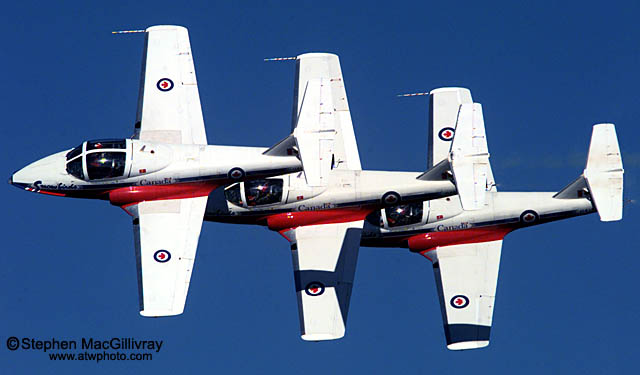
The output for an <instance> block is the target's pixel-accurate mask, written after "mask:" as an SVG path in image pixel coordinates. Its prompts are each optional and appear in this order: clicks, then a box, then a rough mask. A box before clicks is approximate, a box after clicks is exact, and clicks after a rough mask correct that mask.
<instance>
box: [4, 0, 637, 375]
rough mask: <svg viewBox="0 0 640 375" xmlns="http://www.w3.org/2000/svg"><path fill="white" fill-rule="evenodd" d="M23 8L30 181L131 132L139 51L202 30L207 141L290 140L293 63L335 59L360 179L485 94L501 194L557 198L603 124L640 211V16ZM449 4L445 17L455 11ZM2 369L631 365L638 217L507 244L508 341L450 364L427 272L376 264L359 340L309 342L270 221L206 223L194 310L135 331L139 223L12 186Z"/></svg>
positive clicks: (376, 6) (495, 9)
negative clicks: (102, 354) (61, 157)
mask: <svg viewBox="0 0 640 375" xmlns="http://www.w3.org/2000/svg"><path fill="white" fill-rule="evenodd" d="M89 3H90V2H84V1H83V2H64V3H62V4H61V5H54V4H57V3H56V2H42V1H38V2H20V5H18V3H17V2H10V3H7V4H5V5H4V6H3V9H2V15H1V16H0V17H1V22H0V28H1V31H2V33H1V35H2V36H1V38H2V47H3V48H2V50H3V54H2V62H1V66H2V87H3V88H4V89H3V90H0V102H1V103H2V106H1V108H2V115H3V116H2V117H3V118H2V123H3V125H2V127H1V128H0V132H1V137H0V138H1V141H0V142H2V159H1V160H2V161H1V165H0V166H1V170H2V173H0V174H3V175H4V176H5V177H6V178H8V177H9V176H10V174H11V173H12V172H13V171H14V170H15V169H18V168H21V167H23V166H24V165H26V164H28V163H29V162H31V161H33V160H35V159H38V158H40V157H43V156H45V155H48V154H50V153H53V152H57V151H60V150H63V149H65V148H69V147H73V146H75V145H77V144H79V143H80V142H82V141H83V140H85V139H92V138H103V137H125V136H129V135H130V134H131V133H132V131H133V122H134V119H135V111H136V100H137V93H138V82H139V74H140V61H141V54H142V46H143V36H142V35H127V36H112V35H111V34H110V31H112V30H121V29H141V28H145V27H147V26H150V25H154V24H179V25H184V26H187V27H188V28H189V29H190V35H191V42H192V46H193V52H194V56H195V59H196V60H195V61H196V70H197V75H198V80H199V85H200V95H201V99H202V103H203V107H204V115H205V121H206V125H207V134H208V136H209V142H210V143H212V144H229V145H251V146H269V145H271V144H273V143H275V142H276V141H278V140H279V139H280V138H282V137H283V136H285V135H286V133H287V132H288V130H289V126H290V119H289V116H290V113H291V101H292V87H293V75H294V64H292V63H265V62H263V61H262V59H263V58H264V57H272V56H295V55H297V54H300V53H303V52H319V51H323V52H324V51H326V52H334V53H337V54H338V55H339V56H340V58H341V62H342V70H343V74H344V78H345V82H346V85H347V93H348V96H349V103H350V106H351V111H352V116H353V123H354V127H355V132H356V136H357V139H358V145H359V149H360V155H361V159H362V162H363V166H364V167H365V168H366V169H379V170H412V171H423V170H424V168H425V164H426V144H427V101H426V100H425V99H424V98H408V99H401V98H397V97H396V96H395V95H396V94H399V93H405V92H415V91H427V90H429V89H432V88H436V87H441V86H451V85H460V86H464V87H468V88H470V89H471V91H472V93H473V97H474V99H475V100H476V101H477V102H480V103H482V104H483V107H484V114H485V121H486V126H487V134H488V139H489V147H490V152H491V160H492V163H493V170H494V173H495V176H496V179H497V181H498V183H499V184H500V185H499V188H500V189H501V190H503V191H510V190H515V191H523V190H530V191H536V190H538V191H539V190H543V191H544V190H547V191H557V190H559V189H561V188H562V187H563V186H565V184H567V183H569V182H571V181H572V180H573V179H574V178H575V177H576V176H578V175H579V174H580V173H581V171H582V168H584V160H585V158H586V154H587V147H588V143H589V138H590V135H591V126H592V125H593V124H595V123H598V122H614V123H615V124H616V125H617V131H618V137H619V139H620V145H621V148H622V154H623V161H624V164H625V169H626V175H625V189H626V190H625V195H626V197H627V198H632V199H638V198H639V191H638V190H639V180H638V177H637V176H638V172H639V171H640V151H639V147H638V139H639V137H640V130H639V128H638V119H639V118H640V116H639V115H640V102H639V99H638V87H640V82H639V78H640V76H639V74H638V66H639V63H640V45H639V43H638V40H640V28H639V27H638V24H637V15H638V13H639V12H640V7H639V6H638V5H637V2H590V1H579V2H527V3H526V4H525V3H524V2H522V3H520V2H517V3H519V4H515V3H516V2H511V1H505V2H498V3H494V4H492V3H487V2H482V5H479V4H478V2H468V3H467V2H442V1H439V2H429V1H421V2H416V3H417V4H419V5H409V4H405V3H402V4H400V3H391V2H371V1H367V2H348V4H344V3H347V2H333V1H320V2H319V1H309V2H307V1H304V2H295V3H289V4H288V5H282V4H281V3H280V2H271V3H250V2H237V3H242V4H243V5H232V4H235V2H229V3H228V4H227V5H223V4H217V3H216V2H211V1H207V2H196V3H189V4H188V5H187V4H182V3H181V2H175V1H152V2H146V1H127V2H119V1H115V2H113V1H111V2H103V3H102V4H101V5H97V3H95V5H88V4H89ZM449 4H451V5H449ZM0 199H1V200H2V207H3V209H4V215H3V217H4V219H3V225H2V238H3V246H2V259H3V260H2V271H0V285H2V302H1V303H0V368H2V370H1V371H2V372H3V373H11V374H19V373H63V372H64V373H70V374H76V373H77V374H85V373H114V372H117V373H135V374H141V373H152V372H153V373H157V374H161V373H195V372H199V373H293V372H294V371H295V372H304V373H305V374H327V373H374V374H375V373H378V374H383V373H391V372H400V371H402V372H403V373H429V374H441V373H454V372H457V373H467V374H469V373H476V372H477V371H482V372H491V373H496V374H507V373H514V372H519V373H524V374H537V373H540V372H552V373H575V374H589V373H593V374H600V373H614V372H615V373H632V372H635V371H637V367H636V365H635V358H636V357H637V355H638V353H639V352H640V344H639V342H640V341H639V340H638V337H639V336H640V328H638V318H639V317H640V302H639V299H638V284H639V281H640V278H639V276H638V274H639V273H638V265H639V264H640V255H639V252H638V250H640V246H639V245H638V242H639V239H640V238H639V237H640V236H639V234H638V233H639V230H638V224H639V214H638V205H637V204H631V205H627V206H626V207H625V218H624V220H623V221H622V222H618V223H601V222H600V221H599V219H598V217H597V215H589V216H586V217H581V218H576V219H572V220H567V221H564V222H558V223H554V224H549V225H544V226H539V227H535V228H530V229H526V230H522V231H518V232H515V233H512V234H510V235H509V236H508V237H507V238H506V240H505V242H504V248H503V254H502V263H501V270H500V280H499V283H498V296H497V301H496V308H495V314H494V328H493V330H492V342H491V345H490V346H489V347H488V348H486V349H482V350H477V351H467V352H450V351H448V350H447V349H446V348H445V340H444V334H443V331H442V323H441V315H440V309H439V306H438V301H437V296H436V290H435V286H434V280H433V274H432V270H431V265H430V263H429V262H427V261H426V260H425V259H423V258H422V257H420V256H418V255H414V254H411V253H409V252H408V251H407V250H404V249H374V248H363V249H362V250H361V252H360V259H359V264H358V270H357V273H356V284H355V287H354V292H353V298H352V301H351V310H350V312H349V324H348V329H347V335H346V337H345V338H344V339H342V340H339V341H336V342H322V343H306V342H303V341H302V340H301V339H300V338H299V327H298V312H297V306H296V299H295V295H294V287H293V277H292V271H291V259H290V254H289V251H288V247H289V246H288V243H287V242H286V241H285V240H284V239H283V238H281V237H280V236H279V235H278V234H277V233H273V232H270V231H268V230H267V229H265V228H262V227H248V226H233V225H225V224H217V223H205V224H204V227H203V230H202V235H201V237H200V246H199V250H198V257H197V261H196V267H195V271H194V274H193V278H192V286H191V290H190V294H189V298H188V301H187V307H186V312H185V313H184V315H182V316H179V317H174V318H165V319H145V318H142V317H140V316H139V315H138V297H137V287H136V273H135V262H134V256H133V235H132V229H131V220H130V219H129V217H128V216H127V215H125V213H124V212H122V210H120V209H118V208H116V207H113V206H110V205H109V204H108V203H107V202H103V201H88V200H73V199H64V198H56V197H48V196H44V195H38V194H30V193H27V192H23V191H19V190H17V189H16V188H14V187H11V186H9V185H8V184H3V185H0ZM9 336H18V337H35V338H40V339H48V338H51V337H56V338H58V339H64V338H68V339H80V338H81V337H91V336H93V337H98V338H110V337H114V336H127V337H135V338H138V339H145V338H147V339H162V340H164V341H165V344H164V347H163V349H162V351H161V352H160V353H159V354H157V355H155V357H154V359H153V361H151V362H103V363H99V364H96V363H93V362H86V363H81V362H59V363H53V362H51V361H49V359H48V357H47V356H46V355H45V354H42V353H40V352H24V351H18V352H9V351H8V350H7V349H6V347H5V340H6V338H7V337H9Z"/></svg>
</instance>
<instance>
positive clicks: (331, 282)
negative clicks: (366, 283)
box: [282, 220, 364, 341]
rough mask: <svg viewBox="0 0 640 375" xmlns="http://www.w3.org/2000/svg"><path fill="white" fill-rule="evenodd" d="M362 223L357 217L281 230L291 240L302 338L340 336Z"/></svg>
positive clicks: (345, 315) (324, 338) (331, 337)
mask: <svg viewBox="0 0 640 375" xmlns="http://www.w3.org/2000/svg"><path fill="white" fill-rule="evenodd" d="M363 225H364V220H357V221H351V222H346V223H332V224H319V225H309V226H302V227H298V228H295V229H291V230H288V231H285V232H282V234H283V235H284V236H285V237H286V238H287V239H288V240H289V241H290V242H291V249H292V252H291V253H292V256H293V272H294V280H295V287H296V294H297V298H298V313H299V316H300V331H301V334H302V339H303V340H306V341H322V340H334V339H339V338H341V337H343V336H344V333H345V327H346V322H347V313H348V310H349V300H350V299H351V289H352V287H353V278H354V275H355V271H356V262H357V259H358V249H359V246H360V235H361V234H362V227H363Z"/></svg>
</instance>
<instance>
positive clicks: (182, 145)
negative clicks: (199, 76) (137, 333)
mask: <svg viewBox="0 0 640 375" xmlns="http://www.w3.org/2000/svg"><path fill="white" fill-rule="evenodd" d="M145 36H146V42H145V46H146V48H145V51H144V60H143V69H144V70H143V77H142V83H141V88H140V98H139V101H138V103H139V104H138V113H137V118H136V123H135V133H134V136H133V137H132V138H131V139H116V140H95V141H86V142H83V143H82V144H80V145H79V146H78V147H76V148H74V149H71V150H66V151H62V152H58V153H56V154H53V155H51V156H47V157H45V158H43V159H41V160H38V161H36V162H34V163H32V164H30V165H28V166H27V167H25V168H23V169H21V170H19V171H17V172H15V173H14V174H13V175H12V176H11V179H10V181H9V182H10V183H11V184H13V185H15V186H17V187H19V188H22V189H25V190H27V191H32V192H38V193H43V194H50V195H57V196H67V197H78V198H94V199H104V200H109V201H110V202H111V203H112V204H114V205H117V206H120V207H122V208H123V209H125V210H126V211H127V212H128V213H129V214H130V215H131V216H132V217H133V225H134V229H135V230H134V232H135V245H136V251H137V261H138V262H137V266H138V281H139V283H140V288H139V290H140V292H141V294H140V314H142V315H144V316H165V315H176V314H180V313H182V311H183V308H184V304H185V299H186V296H187V290H188V287H189V280H190V276H191V270H192V268H193V262H194V258H195V253H196V248H197V243H198V238H199V235H200V229H201V226H202V220H203V216H204V211H205V207H206V204H207V199H208V196H209V194H210V193H211V191H213V190H214V189H216V188H217V187H218V186H222V185H225V184H229V183H231V182H235V181H238V180H240V181H241V180H243V179H245V178H263V177H267V176H273V175H280V174H283V173H289V172H295V171H300V170H301V169H302V164H301V162H300V160H299V158H298V156H297V155H295V154H294V153H287V152H286V149H282V148H278V147H276V148H270V149H267V148H259V147H231V146H210V145H207V136H206V133H205V126H204V120H203V116H202V109H201V106H200V96H199V93H198V85H197V81H196V75H195V69H194V64H193V57H192V54H191V46H190V43H189V35H188V32H187V29H185V28H183V27H178V26H154V27H150V28H148V29H147V30H146V32H145ZM312 105H313V103H312V102H310V103H309V107H312ZM310 110H311V109H310ZM315 110H317V105H316V108H315ZM313 126H315V125H314V124H310V125H309V126H308V129H307V130H308V131H309V132H310V134H311V136H308V137H306V139H305V142H306V143H313V141H314V134H313V133H312V132H313V131H314V130H316V129H314V128H313ZM315 138H317V137H315ZM296 142H297V138H296V137H295V136H294V135H291V136H289V137H288V138H287V139H286V142H285V143H286V144H291V145H295V144H296ZM316 142H317V140H316ZM280 144H282V142H281V143H280ZM280 144H279V145H280Z"/></svg>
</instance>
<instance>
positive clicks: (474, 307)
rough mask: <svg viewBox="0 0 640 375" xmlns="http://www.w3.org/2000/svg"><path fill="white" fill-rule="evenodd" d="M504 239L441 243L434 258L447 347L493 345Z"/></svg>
mask: <svg viewBox="0 0 640 375" xmlns="http://www.w3.org/2000/svg"><path fill="white" fill-rule="evenodd" d="M501 249H502V240H497V241H490V242H479V243H469V244H461V245H451V246H442V247H438V248H437V249H436V250H433V251H429V252H428V253H427V254H426V256H428V257H429V258H431V259H432V261H433V271H434V275H435V278H436V286H437V288H438V297H439V299H440V308H441V310H442V319H443V322H444V332H445V336H446V339H447V347H448V348H449V349H451V350H463V349H475V348H482V347H485V346H487V345H489V332H490V330H491V321H492V317H493V306H494V301H495V295H496V285H497V282H498V268H499V266H500V253H501Z"/></svg>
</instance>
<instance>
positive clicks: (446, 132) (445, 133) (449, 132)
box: [442, 130, 451, 138]
mask: <svg viewBox="0 0 640 375" xmlns="http://www.w3.org/2000/svg"><path fill="white" fill-rule="evenodd" d="M442 135H443V136H444V137H445V138H449V137H451V131H449V130H447V131H445V132H444V133H442Z"/></svg>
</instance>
